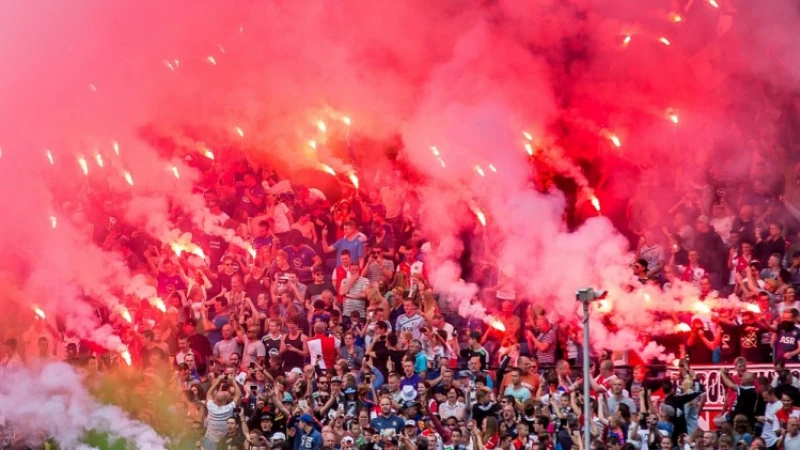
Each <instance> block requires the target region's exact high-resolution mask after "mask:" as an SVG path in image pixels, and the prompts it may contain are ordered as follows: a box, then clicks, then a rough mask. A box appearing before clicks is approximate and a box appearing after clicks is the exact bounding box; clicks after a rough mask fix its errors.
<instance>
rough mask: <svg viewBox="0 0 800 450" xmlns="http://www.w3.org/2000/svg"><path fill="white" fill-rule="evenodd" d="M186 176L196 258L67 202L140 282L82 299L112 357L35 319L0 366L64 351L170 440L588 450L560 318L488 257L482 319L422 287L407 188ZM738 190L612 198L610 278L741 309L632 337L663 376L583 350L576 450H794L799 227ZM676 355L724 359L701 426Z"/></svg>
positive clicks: (577, 342)
mask: <svg viewBox="0 0 800 450" xmlns="http://www.w3.org/2000/svg"><path fill="white" fill-rule="evenodd" d="M201 185H202V186H203V189H204V191H203V195H204V197H205V201H206V207H207V211H206V214H205V215H206V216H207V218H208V219H207V221H206V222H207V223H205V224H203V226H202V227H200V226H198V225H186V226H185V227H184V228H185V230H186V231H191V232H192V238H191V240H192V242H193V243H195V244H197V245H199V246H200V247H201V248H202V250H203V258H198V257H197V256H196V252H195V254H194V255H193V254H192V253H191V252H189V251H184V252H176V251H175V249H174V248H173V247H171V246H170V245H169V243H167V244H164V245H162V244H160V243H158V242H157V241H156V240H155V239H154V238H153V237H151V236H149V235H147V233H145V232H144V231H143V230H142V229H136V228H132V227H129V226H126V224H125V222H124V220H123V218H122V216H123V214H122V213H121V211H119V210H118V209H117V207H115V204H114V203H113V202H110V201H104V202H101V203H99V204H98V203H97V202H92V201H90V200H89V199H87V201H86V203H85V204H81V207H82V208H83V209H82V214H84V215H85V216H86V218H87V219H88V222H89V223H91V224H92V225H91V226H89V227H87V228H86V229H87V232H89V233H91V234H92V237H93V239H94V241H95V242H96V243H97V244H98V245H99V246H101V247H103V248H104V249H106V250H108V251H114V252H118V253H119V254H121V255H122V256H123V257H124V259H125V260H126V261H127V264H128V266H129V267H130V269H131V271H132V273H133V274H134V276H135V278H138V279H139V280H140V281H141V282H142V284H143V285H146V286H150V287H151V288H152V291H153V296H152V297H150V296H136V295H130V296H127V297H126V299H125V300H126V306H127V307H128V309H129V310H130V312H131V314H132V316H133V317H132V319H133V320H132V323H131V324H127V323H126V322H125V321H124V320H122V319H121V318H120V317H117V315H116V314H115V312H113V311H109V310H107V309H106V308H104V307H103V306H102V305H101V304H100V303H98V302H94V304H95V305H96V314H97V316H98V320H101V321H103V322H109V323H112V324H113V326H114V329H115V331H117V332H118V334H119V335H120V336H122V338H123V340H124V342H125V344H126V345H127V346H128V349H129V352H130V354H131V357H132V367H128V366H127V365H126V364H125V363H124V362H123V361H122V359H121V358H120V356H119V355H118V354H117V353H114V352H108V351H105V350H103V349H102V348H99V347H98V346H97V345H94V344H93V343H91V342H87V341H85V340H81V339H78V338H77V337H76V336H75V335H74V334H73V333H71V332H70V331H69V330H66V329H65V328H64V327H63V324H62V323H60V322H58V321H55V322H53V321H51V320H41V319H37V320H36V321H35V322H34V323H33V325H32V327H31V328H30V329H29V330H28V331H27V332H25V333H24V334H22V335H20V336H8V335H7V336H6V338H5V341H4V345H3V350H2V354H1V357H0V366H5V367H6V368H13V367H16V366H20V365H24V364H27V365H37V364H43V363H48V362H54V361H65V362H66V363H68V364H71V365H73V366H74V367H75V368H76V369H77V370H79V371H81V372H83V373H84V374H85V382H86V385H87V387H89V389H90V390H92V392H93V393H94V394H95V395H97V396H98V397H99V398H102V399H107V400H108V401H112V402H114V403H116V404H119V405H122V406H123V407H124V408H126V409H128V410H129V411H132V412H133V413H134V414H135V415H136V416H137V418H139V419H141V420H143V421H145V422H148V423H150V424H152V425H153V426H154V427H155V428H156V430H157V431H159V432H160V433H162V434H163V435H165V436H168V437H169V438H170V442H171V444H170V445H171V446H173V447H174V448H200V447H202V448H203V449H206V450H212V449H226V450H232V449H255V450H263V449H267V448H270V449H273V450H278V449H293V450H320V449H325V450H333V449H337V450H338V449H341V450H355V449H361V450H365V449H372V448H382V449H394V448H402V449H403V450H426V449H430V450H452V449H459V450H484V449H486V450H491V449H495V448H503V449H505V450H522V449H533V448H537V449H551V448H557V447H560V448H561V449H562V450H566V449H570V448H578V449H582V450H589V449H583V443H582V439H581V433H582V432H583V431H585V430H584V429H583V417H582V411H583V404H584V402H585V401H587V399H585V398H584V397H583V395H582V390H581V389H582V388H581V386H582V380H581V378H580V377H579V376H577V374H578V373H579V371H574V368H575V366H576V363H577V362H579V361H581V356H582V355H581V338H580V331H581V330H580V327H579V325H578V324H577V323H574V322H570V321H562V322H559V323H551V322H550V321H549V320H548V316H547V314H546V311H545V310H543V309H542V308H541V307H538V306H533V305H531V304H529V303H528V302H527V301H525V300H523V299H521V298H519V296H518V295H517V294H516V291H515V289H514V286H513V283H511V282H509V280H507V279H505V277H504V276H503V274H502V270H498V268H497V267H492V266H491V264H489V265H487V266H486V267H483V266H476V267H472V268H470V269H469V271H470V272H471V273H473V274H474V276H473V279H474V281H475V282H476V283H478V284H479V286H480V287H481V291H480V294H479V297H478V298H476V301H479V302H482V303H483V304H484V305H485V306H486V307H487V308H488V310H489V312H491V313H492V314H493V316H494V317H496V318H497V319H498V320H499V321H500V322H501V323H502V327H497V326H490V325H487V324H486V323H485V322H484V321H483V320H482V319H481V318H477V317H475V318H464V317H460V316H459V315H458V314H455V313H454V312H453V311H451V310H450V309H449V305H447V304H446V303H445V302H439V299H438V296H437V295H436V294H437V293H436V291H435V289H434V287H433V286H431V285H430V283H429V281H428V279H427V277H426V273H427V270H426V267H425V250H426V241H425V239H424V236H422V234H421V233H420V232H419V230H417V229H416V227H415V225H414V224H415V219H416V218H415V217H414V216H413V214H412V213H410V210H409V208H408V205H409V204H410V203H411V202H412V201H413V195H414V194H413V192H411V191H408V190H406V189H405V188H404V187H402V185H401V184H400V183H399V182H398V183H392V184H387V185H385V186H382V187H380V188H376V189H361V190H358V189H352V188H348V187H347V186H344V187H343V189H344V192H343V194H342V197H341V198H340V199H339V200H338V201H336V202H333V204H331V202H329V200H328V199H327V198H326V196H325V194H323V193H322V192H320V191H319V190H316V189H309V188H307V187H304V186H301V185H292V184H290V183H289V182H288V181H286V180H283V181H281V180H279V179H278V177H277V175H276V174H275V173H274V172H272V171H269V170H266V169H263V168H254V167H251V166H250V165H248V164H247V163H245V162H242V163H240V164H236V165H235V166H234V167H233V168H232V169H231V170H230V171H228V172H219V171H218V168H217V167H216V166H211V167H206V168H205V181H204V182H203V183H201ZM756 187H757V188H758V187H759V185H758V184H756ZM744 192H745V191H742V192H741V193H740V194H737V195H736V196H733V195H727V194H726V192H725V188H724V187H720V188H719V189H716V190H715V189H714V187H711V186H705V187H700V188H692V189H690V190H689V192H688V193H687V195H686V197H685V198H684V199H683V200H682V201H681V202H680V203H678V204H677V205H675V206H674V207H673V208H672V209H671V210H670V211H669V213H670V215H671V216H672V217H674V223H673V224H672V225H671V226H667V227H663V228H659V227H657V226H656V225H657V224H659V223H660V222H663V220H661V219H659V218H657V217H653V214H652V211H653V210H654V208H655V205H654V204H653V202H652V200H650V199H648V197H647V196H646V195H644V194H641V195H637V196H635V197H634V198H633V199H632V200H631V202H630V207H629V209H628V221H629V223H630V225H631V228H632V229H635V230H636V231H637V233H638V235H639V236H641V238H640V240H639V243H638V247H637V248H636V252H637V261H636V263H635V264H633V266H632V268H631V271H632V281H631V285H637V284H653V285H657V286H658V287H659V288H661V289H664V290H669V289H670V288H671V286H672V285H673V284H674V283H675V282H676V280H682V281H684V282H688V283H693V284H695V285H696V286H697V287H698V288H699V290H700V292H701V300H702V299H705V298H710V297H712V296H721V297H725V296H727V295H729V294H736V295H738V296H739V297H740V298H741V299H742V300H744V302H747V303H751V304H753V305H757V306H758V308H759V309H760V311H761V312H760V313H754V312H753V309H747V308H738V307H737V308H733V307H731V308H726V307H724V306H723V307H722V308H718V309H716V310H715V311H714V313H713V314H709V315H707V316H699V315H698V316H692V315H691V313H687V314H686V315H685V316H684V315H681V314H676V316H677V317H675V318H674V319H675V321H676V322H685V323H689V324H691V331H687V332H683V333H677V334H675V335H671V336H660V337H652V338H653V339H656V340H658V341H659V342H660V343H661V344H663V345H664V346H665V347H667V349H668V350H673V351H674V352H675V353H676V354H680V355H681V356H684V357H685V359H683V360H682V361H683V362H682V363H681V364H680V367H679V370H678V371H677V373H675V374H673V375H669V374H665V373H664V371H663V370H661V372H660V373H659V371H658V370H657V369H654V368H652V367H650V366H647V365H646V364H647V363H649V361H638V360H636V355H632V354H617V353H610V352H597V353H593V354H592V355H591V356H592V360H593V367H592V373H593V377H594V378H593V380H592V395H591V398H590V399H588V400H589V401H590V406H591V411H592V417H591V423H592V427H591V430H589V431H590V433H591V436H592V450H598V449H605V448H610V449H620V448H623V447H624V448H626V449H629V448H634V449H638V448H645V447H647V448H649V449H656V448H660V449H662V450H668V449H672V448H674V447H676V446H679V447H681V450H688V449H689V448H693V449H708V450H711V449H716V448H719V449H721V450H728V449H730V448H731V447H733V446H736V447H737V448H740V447H741V446H747V447H752V448H755V449H759V450H761V449H763V448H770V449H771V448H787V449H794V448H799V447H800V432H799V431H798V417H800V409H797V408H796V407H795V406H794V405H800V391H798V387H799V386H800V382H798V380H797V379H796V378H793V377H792V375H791V373H789V372H788V371H787V370H786V369H785V368H784V366H783V364H785V363H787V362H789V363H791V362H794V361H797V359H798V354H800V346H798V338H799V337H800V328H797V325H796V324H797V323H798V322H799V321H800V314H798V309H799V305H798V300H797V299H796V298H795V297H796V294H795V289H796V288H797V284H798V283H800V239H799V238H798V236H794V235H792V234H790V233H788V232H787V228H786V226H784V224H783V223H784V222H783V221H782V220H780V219H781V218H782V217H786V216H784V215H782V214H781V211H784V209H783V208H782V206H781V205H780V202H779V201H778V197H777V196H776V195H775V194H774V193H772V192H768V191H764V190H759V189H756V190H755V193H753V194H745V193H744ZM176 222H177V223H180V220H179V218H178V220H176ZM219 229H224V230H233V231H232V232H233V233H235V235H236V236H237V237H238V238H240V241H238V242H246V243H248V245H251V246H252V250H253V251H252V252H251V251H250V248H248V247H247V246H243V245H239V244H236V243H230V242H229V241H232V240H231V239H230V236H228V238H227V239H225V238H224V236H222V233H218V232H216V231H213V230H219ZM210 230H212V231H210ZM427 245H430V244H427ZM475 256H476V255H473V261H475V260H478V259H479V258H477V257H475ZM156 296H158V298H160V299H163V301H164V303H165V305H164V308H163V310H162V309H161V308H159V305H158V304H155V303H154V302H153V298H155V297H156ZM86 300H87V301H88V302H92V301H93V300H92V299H90V298H87V299H86ZM720 304H722V305H724V304H725V303H724V302H722V303H720ZM732 304H733V303H732ZM736 305H741V303H736ZM688 360H691V362H692V363H693V364H694V363H717V362H721V363H729V364H733V363H735V368H736V369H735V373H727V372H726V371H724V372H723V373H722V377H723V382H724V384H725V386H726V387H727V399H726V405H725V411H724V413H723V414H722V415H720V419H719V420H718V421H717V423H716V428H717V430H718V432H705V433H704V432H703V431H702V430H701V429H699V427H698V418H699V417H700V412H701V411H702V410H703V403H704V399H705V395H704V386H703V383H702V380H700V379H698V378H697V377H696V375H695V374H694V372H693V371H692V370H691V368H690V367H689V365H688V364H687V363H686V361H688ZM748 362H750V363H775V364H776V365H777V371H776V373H777V374H778V377H777V378H776V379H775V380H771V379H763V378H762V379H757V378H755V376H754V375H753V374H752V373H750V372H748V371H747V363H748ZM622 365H626V366H628V367H633V370H632V371H630V372H632V373H630V374H628V372H624V371H619V370H620V366H622ZM623 372H624V373H625V375H624V376H623ZM659 376H660V377H661V378H658V377H659ZM123 386H124V387H125V389H122V387H123ZM0 430H2V434H0V448H12V447H14V446H18V445H22V444H23V443H24V442H25V441H26V437H25V436H17V435H16V434H15V433H14V427H13V424H5V427H4V428H0Z"/></svg>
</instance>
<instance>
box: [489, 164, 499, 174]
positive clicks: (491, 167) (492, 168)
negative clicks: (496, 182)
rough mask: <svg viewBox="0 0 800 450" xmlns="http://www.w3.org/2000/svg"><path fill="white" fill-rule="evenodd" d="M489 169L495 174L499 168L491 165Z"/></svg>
mask: <svg viewBox="0 0 800 450" xmlns="http://www.w3.org/2000/svg"><path fill="white" fill-rule="evenodd" d="M488 167H489V170H491V171H492V172H494V173H497V167H495V166H494V164H489V166H488Z"/></svg>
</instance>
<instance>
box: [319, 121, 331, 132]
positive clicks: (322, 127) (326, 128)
mask: <svg viewBox="0 0 800 450" xmlns="http://www.w3.org/2000/svg"><path fill="white" fill-rule="evenodd" d="M317 129H318V130H319V131H322V132H323V133H324V132H325V131H327V130H328V127H326V126H325V122H323V121H321V120H320V121H318V122H317Z"/></svg>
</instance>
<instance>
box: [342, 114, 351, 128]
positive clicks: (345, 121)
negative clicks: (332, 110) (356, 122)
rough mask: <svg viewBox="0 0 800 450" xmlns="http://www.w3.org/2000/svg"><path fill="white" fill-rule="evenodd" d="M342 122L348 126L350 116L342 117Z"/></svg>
mask: <svg viewBox="0 0 800 450" xmlns="http://www.w3.org/2000/svg"><path fill="white" fill-rule="evenodd" d="M342 122H344V124H345V125H347V126H348V127H349V126H350V118H349V117H347V116H344V117H342Z"/></svg>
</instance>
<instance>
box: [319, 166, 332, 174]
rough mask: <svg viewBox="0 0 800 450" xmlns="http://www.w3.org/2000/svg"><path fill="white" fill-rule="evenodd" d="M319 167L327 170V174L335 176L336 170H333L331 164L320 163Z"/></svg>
mask: <svg viewBox="0 0 800 450" xmlns="http://www.w3.org/2000/svg"><path fill="white" fill-rule="evenodd" d="M319 168H320V169H322V171H323V172H328V173H329V174H331V175H333V176H336V171H335V170H333V167H331V166H329V165H327V164H320V165H319Z"/></svg>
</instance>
